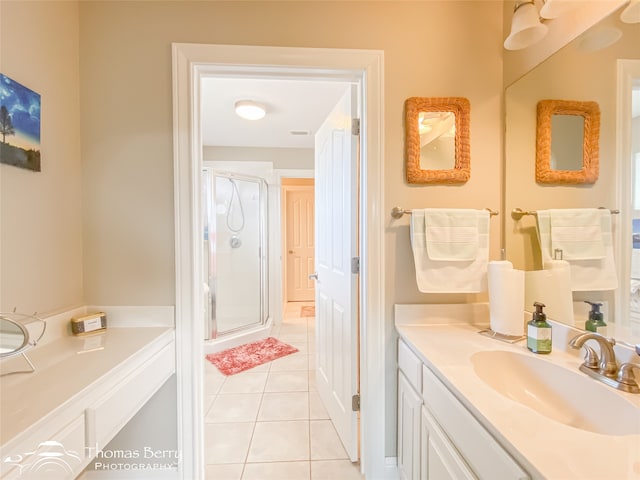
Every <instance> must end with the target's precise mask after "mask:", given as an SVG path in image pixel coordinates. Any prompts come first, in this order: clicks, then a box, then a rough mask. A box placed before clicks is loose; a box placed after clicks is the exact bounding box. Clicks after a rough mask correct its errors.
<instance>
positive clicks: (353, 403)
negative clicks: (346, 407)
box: [351, 395, 360, 412]
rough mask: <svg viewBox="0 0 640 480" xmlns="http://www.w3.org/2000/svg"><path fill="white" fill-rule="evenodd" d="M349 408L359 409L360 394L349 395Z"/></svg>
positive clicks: (355, 410)
mask: <svg viewBox="0 0 640 480" xmlns="http://www.w3.org/2000/svg"><path fill="white" fill-rule="evenodd" d="M351 410H353V411H354V412H359V411H360V395H354V396H353V397H351Z"/></svg>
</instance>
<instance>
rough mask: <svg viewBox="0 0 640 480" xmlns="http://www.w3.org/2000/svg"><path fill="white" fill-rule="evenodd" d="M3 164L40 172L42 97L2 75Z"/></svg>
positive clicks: (0, 125)
mask: <svg viewBox="0 0 640 480" xmlns="http://www.w3.org/2000/svg"><path fill="white" fill-rule="evenodd" d="M0 163H4V164H7V165H13V166H15V167H20V168H26V169H27V170H33V171H35V172H39V171H40V95H39V94H38V93H36V92H34V91H33V90H30V89H28V88H27V87H25V86H24V85H21V84H20V83H18V82H16V81H15V80H12V79H11V78H9V77H7V76H6V75H3V74H1V73H0Z"/></svg>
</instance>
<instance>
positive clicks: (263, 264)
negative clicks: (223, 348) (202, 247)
mask: <svg viewBox="0 0 640 480" xmlns="http://www.w3.org/2000/svg"><path fill="white" fill-rule="evenodd" d="M202 172H203V174H204V175H205V176H206V177H208V178H209V181H210V185H209V189H208V190H206V189H205V191H203V202H204V205H203V212H206V213H205V216H206V226H207V229H208V237H209V240H211V237H212V233H213V234H217V232H218V227H217V224H216V212H215V210H216V205H215V199H216V182H215V181H216V178H219V177H222V178H228V179H234V180H240V181H243V182H255V183H257V184H258V196H259V203H258V215H259V225H258V236H259V245H260V246H259V253H258V255H259V258H260V308H259V319H258V320H257V321H256V322H253V323H250V324H246V325H242V326H239V327H235V328H232V329H229V330H224V331H223V332H220V331H219V329H218V318H217V312H216V306H217V293H218V292H217V283H218V280H219V279H218V277H217V273H218V272H217V271H216V267H213V271H209V275H208V276H207V283H208V285H209V292H210V298H209V299H208V303H209V308H210V312H211V315H210V316H209V318H208V319H207V320H208V321H206V322H205V328H206V329H205V333H206V335H205V337H204V338H205V340H212V339H216V338H219V337H224V336H225V335H233V334H235V333H238V332H241V331H243V330H247V329H252V328H255V327H260V326H263V325H265V324H266V323H267V321H268V319H269V281H268V279H269V238H268V235H267V225H268V220H269V218H268V202H269V195H268V185H267V182H266V181H265V179H264V178H261V177H257V176H255V175H247V174H243V173H237V172H230V171H228V170H217V169H216V168H215V167H210V166H204V167H203V168H202ZM229 208H231V206H229ZM212 227H213V228H212ZM216 238H217V235H216ZM208 245H209V252H208V253H209V256H208V259H209V267H211V260H210V259H211V257H212V256H215V255H216V250H217V248H215V244H214V242H211V241H209V244H208ZM203 263H204V262H203ZM216 264H217V262H216ZM211 277H213V278H214V279H215V282H214V283H215V286H212V285H211V282H209V279H210V278H211Z"/></svg>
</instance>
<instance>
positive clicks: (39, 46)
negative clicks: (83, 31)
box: [0, 0, 83, 314]
mask: <svg viewBox="0 0 640 480" xmlns="http://www.w3.org/2000/svg"><path fill="white" fill-rule="evenodd" d="M78 18H79V14H78V5H77V3H75V2H24V1H7V0H3V1H2V2H0V72H2V73H4V74H5V75H7V76H9V77H11V78H12V79H13V80H15V81H17V82H19V83H21V84H22V85H24V86H26V87H28V88H30V89H31V90H34V91H35V92H37V93H39V94H40V95H41V138H40V142H41V158H42V171H41V172H39V173H37V172H32V171H28V170H23V169H20V168H17V167H13V166H8V165H0V234H1V239H0V311H7V310H10V309H11V310H12V309H13V308H14V307H15V308H16V309H17V310H18V311H20V312H25V313H33V312H38V313H40V314H47V313H52V312H54V311H59V310H62V309H67V308H68V307H71V306H76V305H79V304H82V303H83V290H82V282H83V278H82V194H81V191H82V182H81V180H82V179H81V161H80V93H79V91H80V80H79V70H78V68H79V64H78V60H79V52H78V40H79V30H78Z"/></svg>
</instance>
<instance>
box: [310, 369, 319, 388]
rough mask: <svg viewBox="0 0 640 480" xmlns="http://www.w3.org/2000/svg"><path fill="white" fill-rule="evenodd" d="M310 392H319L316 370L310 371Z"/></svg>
mask: <svg viewBox="0 0 640 480" xmlns="http://www.w3.org/2000/svg"><path fill="white" fill-rule="evenodd" d="M309 391H310V392H317V391H318V386H317V384H316V371H315V369H314V370H309Z"/></svg>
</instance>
